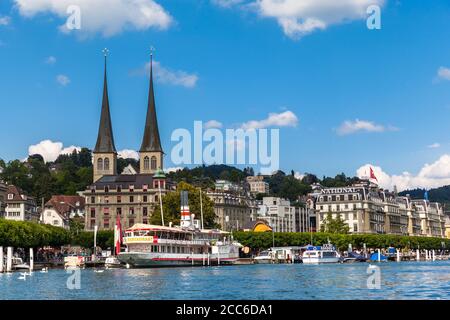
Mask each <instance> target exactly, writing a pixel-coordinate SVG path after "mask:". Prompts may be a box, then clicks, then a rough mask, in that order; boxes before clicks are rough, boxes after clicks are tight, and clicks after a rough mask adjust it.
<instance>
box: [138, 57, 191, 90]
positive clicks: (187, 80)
mask: <svg viewBox="0 0 450 320" xmlns="http://www.w3.org/2000/svg"><path fill="white" fill-rule="evenodd" d="M145 72H146V74H149V73H150V62H147V63H146V64H145ZM153 72H154V75H155V78H156V80H157V81H158V82H160V83H164V84H171V85H175V86H182V87H186V88H193V87H195V86H196V85H197V81H198V76H197V75H196V74H190V73H187V72H186V71H182V70H171V69H169V68H166V67H163V66H162V65H161V63H160V62H159V61H153Z"/></svg>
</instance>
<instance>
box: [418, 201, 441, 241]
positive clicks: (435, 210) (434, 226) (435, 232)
mask: <svg viewBox="0 0 450 320" xmlns="http://www.w3.org/2000/svg"><path fill="white" fill-rule="evenodd" d="M412 203H413V205H414V207H415V209H416V212H417V213H418V214H419V218H420V226H421V233H422V235H423V236H428V237H442V238H443V237H445V216H444V210H443V208H442V205H441V204H440V203H437V202H430V201H428V200H412Z"/></svg>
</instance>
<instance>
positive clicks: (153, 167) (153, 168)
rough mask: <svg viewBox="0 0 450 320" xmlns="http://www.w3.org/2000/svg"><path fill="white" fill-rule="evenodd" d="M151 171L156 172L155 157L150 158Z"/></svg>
mask: <svg viewBox="0 0 450 320" xmlns="http://www.w3.org/2000/svg"><path fill="white" fill-rule="evenodd" d="M152 170H156V157H155V156H153V157H152Z"/></svg>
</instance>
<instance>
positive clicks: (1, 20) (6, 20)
mask: <svg viewBox="0 0 450 320" xmlns="http://www.w3.org/2000/svg"><path fill="white" fill-rule="evenodd" d="M10 23H11V18H10V17H8V16H2V17H0V26H7V25H9V24H10Z"/></svg>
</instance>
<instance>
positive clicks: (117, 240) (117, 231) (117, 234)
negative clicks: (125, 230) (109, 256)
mask: <svg viewBox="0 0 450 320" xmlns="http://www.w3.org/2000/svg"><path fill="white" fill-rule="evenodd" d="M121 244H122V224H121V223H120V215H117V218H116V225H115V226H114V245H115V247H116V255H118V254H119V253H120V246H121Z"/></svg>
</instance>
